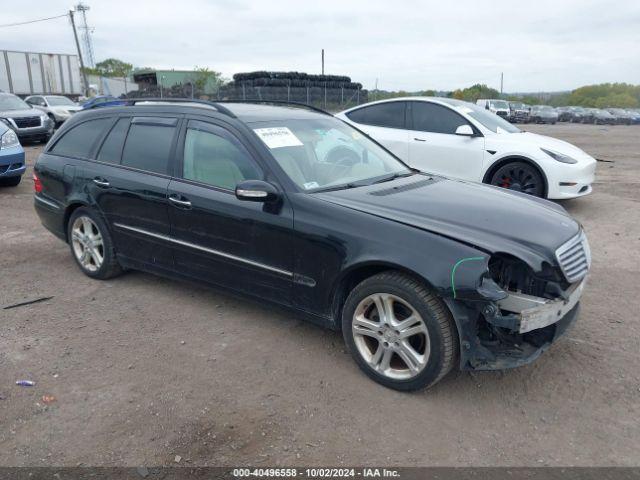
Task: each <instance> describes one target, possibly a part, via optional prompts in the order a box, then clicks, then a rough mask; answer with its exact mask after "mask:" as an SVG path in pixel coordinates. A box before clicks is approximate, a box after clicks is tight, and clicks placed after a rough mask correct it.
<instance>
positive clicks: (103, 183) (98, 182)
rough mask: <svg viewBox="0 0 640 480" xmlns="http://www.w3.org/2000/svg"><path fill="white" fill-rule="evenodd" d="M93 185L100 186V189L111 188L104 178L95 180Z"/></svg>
mask: <svg viewBox="0 0 640 480" xmlns="http://www.w3.org/2000/svg"><path fill="white" fill-rule="evenodd" d="M93 183H95V184H96V185H98V186H99V187H109V186H110V185H111V184H110V183H109V182H108V181H107V180H105V179H104V178H100V177H96V178H94V179H93Z"/></svg>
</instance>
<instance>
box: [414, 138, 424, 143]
mask: <svg viewBox="0 0 640 480" xmlns="http://www.w3.org/2000/svg"><path fill="white" fill-rule="evenodd" d="M413 139H414V140H415V141H416V142H426V141H427V140H426V139H425V138H418V137H413Z"/></svg>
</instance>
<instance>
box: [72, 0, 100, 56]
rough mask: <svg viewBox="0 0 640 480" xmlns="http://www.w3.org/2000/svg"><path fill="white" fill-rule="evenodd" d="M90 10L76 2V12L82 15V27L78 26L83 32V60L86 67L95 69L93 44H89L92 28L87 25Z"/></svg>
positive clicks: (87, 6)
mask: <svg viewBox="0 0 640 480" xmlns="http://www.w3.org/2000/svg"><path fill="white" fill-rule="evenodd" d="M90 9H91V8H90V7H89V5H85V4H84V3H82V2H78V4H77V5H76V12H80V13H82V25H80V29H81V30H82V31H83V33H82V42H83V43H84V45H83V50H84V59H85V62H86V63H87V66H88V67H92V68H93V67H95V66H96V62H95V59H94V57H93V44H92V43H91V34H92V33H93V28H92V27H89V26H88V25H87V11H88V10H90Z"/></svg>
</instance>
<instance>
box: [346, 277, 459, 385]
mask: <svg viewBox="0 0 640 480" xmlns="http://www.w3.org/2000/svg"><path fill="white" fill-rule="evenodd" d="M342 334H343V336H344V340H345V343H346V345H347V348H348V349H349V351H350V352H351V355H352V356H353V358H354V360H355V361H356V363H357V364H358V366H359V367H360V368H361V369H362V370H363V371H364V373H366V374H367V376H369V377H370V378H372V379H373V380H375V381H376V382H378V383H380V384H382V385H384V386H385V387H389V388H393V389H395V390H401V391H411V390H417V389H421V388H427V387H430V386H432V385H434V384H435V383H437V382H438V381H440V380H441V379H442V378H443V377H444V376H445V375H446V374H447V373H449V371H451V369H452V368H453V366H454V364H455V361H456V359H457V357H458V348H459V347H458V332H457V330H456V327H455V323H454V320H453V318H452V316H451V313H450V312H449V311H448V309H447V308H446V306H445V305H444V303H443V302H442V300H440V299H439V298H438V297H437V296H436V295H435V294H434V293H433V292H432V291H431V290H429V289H428V288H427V287H426V286H425V285H424V284H423V283H422V282H420V281H418V280H416V279H414V278H413V277H410V276H408V275H405V274H403V273H400V272H395V271H388V272H383V273H379V274H377V275H374V276H372V277H370V278H368V279H366V280H364V281H363V282H362V283H360V284H359V285H358V286H356V287H355V288H354V289H353V290H352V291H351V293H350V294H349V297H348V298H347V301H346V302H345V305H344V309H343V312H342Z"/></svg>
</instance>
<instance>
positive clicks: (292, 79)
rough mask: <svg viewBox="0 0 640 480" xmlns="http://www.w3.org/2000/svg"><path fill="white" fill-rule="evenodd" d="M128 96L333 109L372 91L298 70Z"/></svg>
mask: <svg viewBox="0 0 640 480" xmlns="http://www.w3.org/2000/svg"><path fill="white" fill-rule="evenodd" d="M126 96H127V97H128V98H145V97H148V98H151V97H154V98H158V97H161V98H164V97H166V98H197V99H204V100H215V101H224V100H244V101H251V100H260V101H277V102H296V103H304V104H307V105H312V106H315V107H318V108H322V109H324V110H328V111H330V112H338V111H341V110H345V109H347V108H350V107H353V106H356V105H360V104H362V103H367V101H368V98H369V92H368V91H367V90H365V89H363V88H362V84H360V83H356V82H352V81H351V79H350V78H349V77H345V76H337V75H308V74H305V73H298V72H250V73H239V74H236V75H234V79H233V81H231V82H229V83H226V84H221V85H219V86H218V88H217V89H216V90H215V91H214V92H205V91H203V89H201V88H199V87H198V85H197V84H195V83H191V82H187V83H184V84H176V85H172V86H171V87H168V88H163V87H162V86H160V85H148V86H145V87H144V88H142V89H140V90H138V91H135V92H133V91H131V92H128V93H127V95H126Z"/></svg>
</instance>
